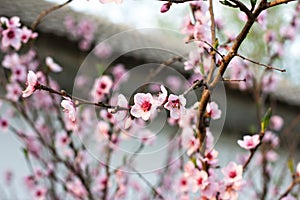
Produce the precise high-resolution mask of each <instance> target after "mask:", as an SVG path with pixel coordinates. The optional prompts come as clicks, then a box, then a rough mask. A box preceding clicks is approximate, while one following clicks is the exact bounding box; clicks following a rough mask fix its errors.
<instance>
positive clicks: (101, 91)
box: [91, 75, 113, 101]
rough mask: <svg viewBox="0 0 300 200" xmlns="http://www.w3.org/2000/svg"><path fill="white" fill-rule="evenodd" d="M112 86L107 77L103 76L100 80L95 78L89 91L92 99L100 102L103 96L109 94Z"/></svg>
mask: <svg viewBox="0 0 300 200" xmlns="http://www.w3.org/2000/svg"><path fill="white" fill-rule="evenodd" d="M112 86H113V81H112V80H111V78H110V77H109V76H106V75H104V76H101V77H100V78H97V79H96V80H95V83H94V86H93V89H92V91H91V94H92V97H93V98H94V100H95V101H101V100H102V99H103V98H104V96H105V94H108V93H109V92H110V89H111V87H112Z"/></svg>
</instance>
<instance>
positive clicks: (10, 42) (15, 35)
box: [2, 27, 22, 50]
mask: <svg viewBox="0 0 300 200" xmlns="http://www.w3.org/2000/svg"><path fill="white" fill-rule="evenodd" d="M21 38H22V30H21V29H19V28H14V27H13V28H8V29H5V30H4V31H2V46H3V47H4V48H7V47H9V46H12V47H13V48H15V49H16V50H19V49H20V48H21Z"/></svg>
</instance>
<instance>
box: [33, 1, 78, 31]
mask: <svg viewBox="0 0 300 200" xmlns="http://www.w3.org/2000/svg"><path fill="white" fill-rule="evenodd" d="M72 1H73V0H68V1H66V2H65V3H63V4H59V5H55V6H53V7H51V8H49V9H47V10H43V11H42V12H41V13H40V14H39V16H38V17H37V19H36V20H35V21H34V22H33V23H32V25H31V29H32V30H35V29H36V27H37V25H38V24H39V23H40V22H41V20H42V19H43V18H44V17H45V16H46V15H48V14H49V13H51V12H53V11H55V10H58V9H60V8H62V7H64V6H65V5H67V4H69V3H71V2H72Z"/></svg>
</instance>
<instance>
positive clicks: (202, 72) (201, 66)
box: [200, 63, 205, 76]
mask: <svg viewBox="0 0 300 200" xmlns="http://www.w3.org/2000/svg"><path fill="white" fill-rule="evenodd" d="M200 72H201V74H202V75H203V76H204V75H205V71H204V65H203V64H202V63H201V64H200Z"/></svg>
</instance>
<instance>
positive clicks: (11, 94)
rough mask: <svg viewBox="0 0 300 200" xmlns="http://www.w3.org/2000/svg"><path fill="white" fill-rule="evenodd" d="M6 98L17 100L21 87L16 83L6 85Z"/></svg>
mask: <svg viewBox="0 0 300 200" xmlns="http://www.w3.org/2000/svg"><path fill="white" fill-rule="evenodd" d="M6 91H7V93H6V98H7V99H9V100H11V101H14V102H16V101H18V99H19V97H20V96H21V94H22V88H21V87H20V85H19V84H18V83H10V84H7V85H6Z"/></svg>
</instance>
